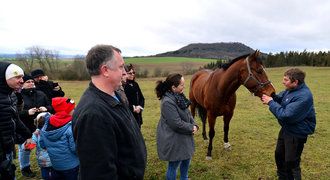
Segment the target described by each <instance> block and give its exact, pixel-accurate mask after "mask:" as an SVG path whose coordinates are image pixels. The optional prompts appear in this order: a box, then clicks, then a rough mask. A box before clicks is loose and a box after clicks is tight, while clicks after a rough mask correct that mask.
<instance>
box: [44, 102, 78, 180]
mask: <svg viewBox="0 0 330 180" xmlns="http://www.w3.org/2000/svg"><path fill="white" fill-rule="evenodd" d="M52 106H53V108H54V111H55V114H54V115H50V114H49V113H48V114H46V115H45V125H44V126H43V128H42V129H41V140H40V145H41V147H42V148H46V149H47V151H48V154H49V157H50V160H51V162H52V166H53V169H54V170H53V173H52V179H74V180H75V179H77V178H78V170H79V159H78V156H77V153H76V145H75V142H74V139H73V135H72V125H71V120H72V113H73V110H74V107H75V103H74V101H73V100H71V99H68V98H65V97H56V98H53V99H52Z"/></svg>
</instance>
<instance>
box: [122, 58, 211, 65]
mask: <svg viewBox="0 0 330 180" xmlns="http://www.w3.org/2000/svg"><path fill="white" fill-rule="evenodd" d="M212 61H216V60H214V59H203V58H185V57H141V58H140V57H139V58H125V63H134V64H150V63H151V64H161V63H183V62H192V63H210V62H212Z"/></svg>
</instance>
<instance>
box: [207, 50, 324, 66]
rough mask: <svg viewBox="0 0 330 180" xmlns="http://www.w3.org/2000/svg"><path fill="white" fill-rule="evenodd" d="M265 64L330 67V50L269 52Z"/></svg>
mask: <svg viewBox="0 0 330 180" xmlns="http://www.w3.org/2000/svg"><path fill="white" fill-rule="evenodd" d="M261 58H262V61H263V64H264V65H265V66H266V67H284V66H318V67H329V66H330V51H328V52H323V51H319V52H308V51H306V50H304V51H303V52H297V51H287V52H280V53H276V54H272V53H269V54H267V55H262V57H261ZM227 62H228V61H225V60H218V61H216V62H211V63H209V64H206V65H205V66H204V68H207V69H213V68H216V67H221V65H222V64H223V63H227Z"/></svg>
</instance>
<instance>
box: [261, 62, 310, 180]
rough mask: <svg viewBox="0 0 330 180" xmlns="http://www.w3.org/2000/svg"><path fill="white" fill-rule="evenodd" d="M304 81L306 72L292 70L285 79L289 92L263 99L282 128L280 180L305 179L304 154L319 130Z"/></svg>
mask: <svg viewBox="0 0 330 180" xmlns="http://www.w3.org/2000/svg"><path fill="white" fill-rule="evenodd" d="M304 79H305V72H303V71H302V70H300V69H298V68H290V69H288V70H287V71H286V72H285V73H284V77H283V85H284V86H285V87H286V90H285V91H283V92H281V93H279V94H278V95H276V96H274V98H272V97H269V96H267V95H263V96H262V102H263V103H264V104H268V105H269V110H270V111H271V112H272V113H273V114H274V116H275V117H276V118H277V120H278V123H279V124H280V125H281V130H280V132H279V135H278V140H277V145H276V150H275V160H276V166H277V175H278V177H279V179H301V169H300V157H301V153H302V151H303V149H304V144H305V143H306V141H307V136H308V135H310V134H313V133H314V130H315V125H316V118H315V110H314V103H313V95H312V93H311V91H310V90H309V88H308V87H307V85H306V84H305V82H304Z"/></svg>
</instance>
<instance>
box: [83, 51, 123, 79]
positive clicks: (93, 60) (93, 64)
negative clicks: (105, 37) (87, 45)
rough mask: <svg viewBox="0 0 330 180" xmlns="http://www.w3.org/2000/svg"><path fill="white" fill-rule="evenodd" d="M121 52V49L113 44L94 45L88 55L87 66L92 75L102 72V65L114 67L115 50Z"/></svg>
mask: <svg viewBox="0 0 330 180" xmlns="http://www.w3.org/2000/svg"><path fill="white" fill-rule="evenodd" d="M115 51H116V52H118V53H121V50H120V49H118V48H116V47H114V46H111V45H96V46H94V47H92V48H91V49H90V50H89V51H88V53H87V56H86V67H87V70H88V73H89V74H90V75H91V76H95V75H99V74H100V67H101V66H102V65H107V66H108V67H109V68H112V65H113V63H112V62H113V60H114V59H115V58H114V57H115V56H114V52H115Z"/></svg>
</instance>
